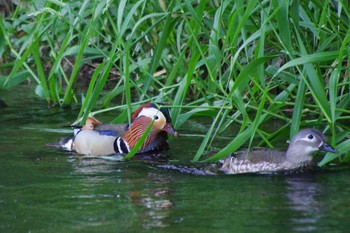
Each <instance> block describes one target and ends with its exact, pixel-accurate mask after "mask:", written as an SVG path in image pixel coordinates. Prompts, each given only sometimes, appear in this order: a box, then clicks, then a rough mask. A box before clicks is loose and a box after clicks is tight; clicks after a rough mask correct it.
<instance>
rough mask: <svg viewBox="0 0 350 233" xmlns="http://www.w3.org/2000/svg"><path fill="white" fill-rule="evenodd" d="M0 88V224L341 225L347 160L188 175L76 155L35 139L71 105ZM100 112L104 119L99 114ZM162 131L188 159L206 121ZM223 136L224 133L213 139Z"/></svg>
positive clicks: (34, 228)
mask: <svg viewBox="0 0 350 233" xmlns="http://www.w3.org/2000/svg"><path fill="white" fill-rule="evenodd" d="M16 91H17V92H16V93H14V91H2V92H1V93H0V94H1V95H0V98H1V99H2V100H4V101H5V102H6V103H7V104H8V105H9V106H8V107H7V108H2V109H0V128H1V133H0V142H1V143H0V162H1V169H0V177H1V178H0V232H348V231H349V228H350V223H349V216H350V204H349V203H350V179H349V177H350V172H349V169H348V167H345V168H343V169H339V170H334V171H332V170H331V171H323V172H317V173H311V174H305V173H304V174H298V175H292V176H291V175H289V176H285V175H236V176H225V175H220V176H193V175H188V174H181V173H179V172H176V171H168V170H163V169H159V168H157V167H156V166H155V164H153V163H151V162H144V161H128V162H116V161H108V160H103V159H93V158H90V159H81V158H80V157H78V156H75V155H72V154H69V153H67V152H62V151H57V150H53V149H52V148H48V147H46V146H45V144H47V143H49V142H53V141H55V140H57V139H59V138H60V137H63V136H65V135H67V134H63V133H62V132H61V131H62V130H63V129H64V128H63V127H62V126H63V125H65V124H70V123H71V122H73V120H74V119H75V116H76V114H77V109H73V110H72V109H65V110H63V109H59V108H51V109H50V108H47V106H46V104H45V102H43V101H41V100H39V99H37V98H36V97H35V96H33V94H32V93H33V91H32V87H26V86H22V87H21V89H16ZM102 120H104V119H102ZM178 130H179V132H180V133H182V134H183V136H181V137H179V138H174V139H171V140H170V146H171V150H169V151H167V152H165V153H166V154H167V155H168V156H169V157H170V158H171V159H174V160H175V159H177V160H180V161H183V162H186V161H188V160H189V159H191V158H192V157H193V155H194V153H195V151H196V149H197V148H198V146H199V144H200V142H201V140H202V139H201V138H198V137H190V136H189V134H193V133H198V132H199V133H205V130H206V124H205V123H203V122H201V121H197V120H192V121H190V122H188V123H187V124H186V125H184V127H183V128H181V129H178ZM220 143H222V145H224V144H225V143H226V142H225V141H224V140H223V141H222V142H218V143H217V146H220Z"/></svg>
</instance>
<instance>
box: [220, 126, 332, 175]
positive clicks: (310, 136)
mask: <svg viewBox="0 0 350 233" xmlns="http://www.w3.org/2000/svg"><path fill="white" fill-rule="evenodd" d="M317 150H323V151H327V152H332V153H337V150H336V149H334V148H332V147H331V146H329V145H328V144H327V143H326V138H325V136H324V135H323V134H322V133H321V132H320V131H319V130H316V129H303V130H301V131H299V133H298V134H297V135H295V136H294V138H293V139H292V141H291V143H290V145H289V147H288V150H287V152H283V151H278V150H271V149H266V148H257V149H253V150H251V151H239V152H237V153H236V154H234V155H233V156H230V157H228V158H226V159H225V160H224V162H223V165H222V167H221V169H220V170H221V171H223V172H225V173H226V174H238V173H254V172H278V171H291V170H298V169H301V168H304V167H307V166H310V165H313V164H314V163H313V162H312V155H313V153H314V152H315V151H317Z"/></svg>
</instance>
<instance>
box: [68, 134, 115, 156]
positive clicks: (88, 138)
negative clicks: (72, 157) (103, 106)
mask: <svg viewBox="0 0 350 233" xmlns="http://www.w3.org/2000/svg"><path fill="white" fill-rule="evenodd" d="M116 138H117V137H115V136H108V135H102V134H99V133H98V132H97V131H94V130H82V131H81V132H79V133H78V134H77V135H76V136H75V139H74V142H73V145H72V149H73V150H74V151H76V152H77V153H78V154H83V155H92V156H104V155H110V154H115V153H116V152H115V151H114V141H115V140H116Z"/></svg>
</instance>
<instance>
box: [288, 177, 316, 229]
mask: <svg viewBox="0 0 350 233" xmlns="http://www.w3.org/2000/svg"><path fill="white" fill-rule="evenodd" d="M286 182H287V193H286V195H287V198H288V200H289V205H288V207H289V208H290V210H292V211H293V212H295V214H293V215H292V216H291V218H290V221H291V225H292V226H293V228H294V230H295V231H315V230H317V229H318V227H317V225H318V224H319V223H318V221H319V220H320V219H321V213H320V211H321V203H319V202H318V201H317V198H316V197H317V195H319V193H320V186H319V184H318V183H316V182H315V177H314V174H312V173H309V172H307V173H303V174H294V175H292V176H287V177H286Z"/></svg>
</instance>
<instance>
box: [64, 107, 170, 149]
mask: <svg viewBox="0 0 350 233" xmlns="http://www.w3.org/2000/svg"><path fill="white" fill-rule="evenodd" d="M153 119H154V123H153V125H152V129H151V131H150V133H149V135H148V136H147V138H146V140H145V142H144V144H143V145H142V147H141V149H140V150H139V151H138V154H140V153H147V152H153V151H159V150H162V149H164V148H167V147H168V142H167V134H168V133H169V134H172V135H174V136H177V132H176V131H175V130H174V128H173V126H172V124H171V117H170V112H169V110H168V109H167V108H165V107H160V108H159V109H158V107H157V106H156V105H155V104H153V103H148V104H144V105H142V106H141V107H139V108H138V109H137V110H136V111H135V113H134V114H133V115H132V121H131V124H130V126H129V125H128V124H120V125H119V124H118V125H116V124H105V123H101V122H100V121H98V120H97V119H95V118H93V117H90V118H88V120H87V121H86V123H85V125H84V126H83V127H82V128H81V129H80V130H78V131H77V132H76V134H75V136H74V137H71V138H67V139H62V140H61V141H62V142H63V143H61V144H62V145H61V148H65V149H68V150H71V151H75V152H77V153H78V154H83V155H93V156H104V155H111V154H116V153H121V154H127V153H129V152H130V150H131V149H132V148H133V147H134V146H135V144H136V143H137V142H138V140H139V139H140V138H141V137H142V135H143V133H144V132H145V131H146V130H147V128H148V126H149V125H150V124H151V122H152V120H153Z"/></svg>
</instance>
